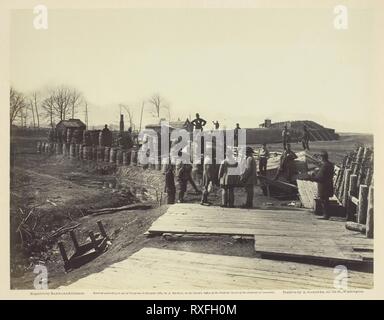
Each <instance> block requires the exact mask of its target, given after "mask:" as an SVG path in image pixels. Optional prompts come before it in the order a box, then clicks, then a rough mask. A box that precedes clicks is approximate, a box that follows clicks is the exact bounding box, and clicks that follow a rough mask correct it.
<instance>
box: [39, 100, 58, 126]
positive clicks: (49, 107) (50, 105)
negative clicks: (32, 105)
mask: <svg viewBox="0 0 384 320" xmlns="http://www.w3.org/2000/svg"><path fill="white" fill-rule="evenodd" d="M54 105H55V102H54V98H53V96H49V97H47V98H45V99H44V100H43V102H42V104H41V107H42V108H43V111H44V116H45V118H48V119H49V124H50V126H51V127H52V128H53V125H54V119H55V111H54Z"/></svg>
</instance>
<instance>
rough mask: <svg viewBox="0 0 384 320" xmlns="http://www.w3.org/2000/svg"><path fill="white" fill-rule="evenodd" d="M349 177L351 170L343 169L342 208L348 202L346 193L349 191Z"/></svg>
mask: <svg viewBox="0 0 384 320" xmlns="http://www.w3.org/2000/svg"><path fill="white" fill-rule="evenodd" d="M350 176H351V169H345V177H344V188H343V194H342V200H343V201H342V203H343V206H344V208H345V207H347V202H348V191H349V179H350Z"/></svg>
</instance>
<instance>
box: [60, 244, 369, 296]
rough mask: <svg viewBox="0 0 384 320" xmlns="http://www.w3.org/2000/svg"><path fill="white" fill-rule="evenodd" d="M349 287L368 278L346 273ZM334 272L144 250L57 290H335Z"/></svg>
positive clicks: (364, 284)
mask: <svg viewBox="0 0 384 320" xmlns="http://www.w3.org/2000/svg"><path fill="white" fill-rule="evenodd" d="M348 277H349V278H348V288H366V289H368V288H372V285H373V279H372V274H367V273H362V272H353V271H349V272H348ZM334 279H335V275H334V270H333V268H327V267H318V266H308V265H305V264H300V263H291V262H282V261H270V260H262V259H256V258H247V257H233V256H224V255H215V254H206V253H195V252H186V251H176V250H165V249H155V248H144V249H141V250H140V251H138V252H137V253H135V254H133V255H132V256H131V257H130V258H128V259H126V260H124V261H121V262H119V263H116V264H114V265H112V266H110V267H108V268H106V269H105V270H103V271H102V272H99V273H95V274H92V275H89V276H87V277H85V278H83V279H80V280H78V281H77V282H74V283H73V284H71V285H69V286H66V287H61V288H59V289H62V290H103V291H105V290H125V291H129V292H133V293H135V292H140V293H149V292H170V291H171V292H185V291H188V292H201V291H204V292H214V291H229V290H230V291H239V290H242V291H244V290H247V291H252V290H283V289H325V288H331V289H334Z"/></svg>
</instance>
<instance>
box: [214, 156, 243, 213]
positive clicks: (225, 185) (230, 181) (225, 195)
mask: <svg viewBox="0 0 384 320" xmlns="http://www.w3.org/2000/svg"><path fill="white" fill-rule="evenodd" d="M236 167H237V163H230V162H229V160H228V159H227V158H226V159H225V160H223V161H222V163H221V164H220V169H219V177H218V178H219V181H220V187H221V189H222V196H221V206H222V207H228V208H234V206H235V193H234V189H235V187H236V186H237V185H239V176H238V175H235V174H229V168H236Z"/></svg>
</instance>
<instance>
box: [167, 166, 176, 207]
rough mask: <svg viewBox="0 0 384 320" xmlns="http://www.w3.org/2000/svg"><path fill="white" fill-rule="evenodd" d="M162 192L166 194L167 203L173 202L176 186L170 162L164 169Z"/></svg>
mask: <svg viewBox="0 0 384 320" xmlns="http://www.w3.org/2000/svg"><path fill="white" fill-rule="evenodd" d="M164 192H165V193H166V194H167V204H174V203H175V196H176V186H175V174H174V166H173V165H172V164H168V165H167V168H166V171H165V187H164Z"/></svg>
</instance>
